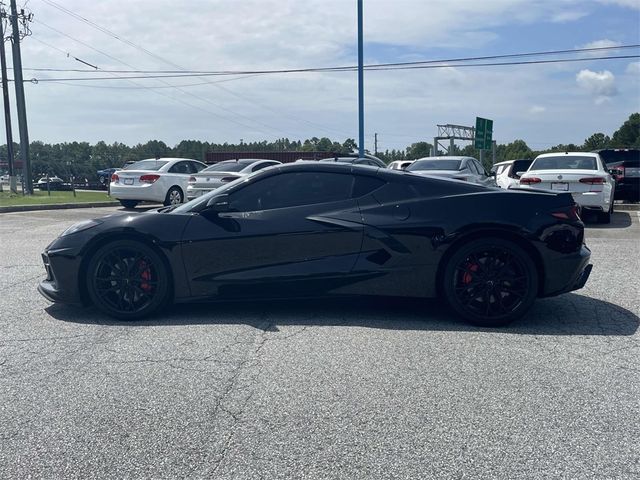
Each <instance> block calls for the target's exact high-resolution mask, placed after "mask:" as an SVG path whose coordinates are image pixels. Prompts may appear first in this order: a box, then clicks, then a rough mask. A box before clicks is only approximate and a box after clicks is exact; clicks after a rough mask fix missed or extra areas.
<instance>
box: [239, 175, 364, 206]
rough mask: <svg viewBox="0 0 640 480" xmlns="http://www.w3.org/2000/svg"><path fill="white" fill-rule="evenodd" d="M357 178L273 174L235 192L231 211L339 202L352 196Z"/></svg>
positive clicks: (347, 176)
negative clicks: (354, 179)
mask: <svg viewBox="0 0 640 480" xmlns="http://www.w3.org/2000/svg"><path fill="white" fill-rule="evenodd" d="M352 187H353V176H351V175H344V174H340V173H324V172H291V173H283V174H281V175H272V176H269V177H267V178H264V179H261V180H258V181H257V182H254V183H251V184H250V185H247V186H246V187H244V188H242V189H240V190H238V191H236V192H234V193H233V194H232V196H231V202H230V204H231V208H232V209H233V210H236V211H240V212H251V211H256V210H272V209H275V208H286V207H293V206H298V205H312V204H316V203H328V202H337V201H340V200H347V199H349V198H350V197H351V190H352Z"/></svg>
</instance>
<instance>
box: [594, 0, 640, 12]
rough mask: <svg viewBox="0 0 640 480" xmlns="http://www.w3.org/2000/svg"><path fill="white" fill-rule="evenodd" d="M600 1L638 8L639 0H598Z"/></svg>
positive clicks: (639, 5)
mask: <svg viewBox="0 0 640 480" xmlns="http://www.w3.org/2000/svg"><path fill="white" fill-rule="evenodd" d="M599 1H600V3H604V4H609V5H618V6H620V7H628V8H633V9H636V10H640V1H638V0H599Z"/></svg>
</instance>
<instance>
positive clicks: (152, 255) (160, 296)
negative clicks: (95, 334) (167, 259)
mask: <svg viewBox="0 0 640 480" xmlns="http://www.w3.org/2000/svg"><path fill="white" fill-rule="evenodd" d="M86 280H87V289H88V293H89V296H90V298H91V300H92V301H93V304H94V305H95V306H96V307H97V308H98V309H100V310H102V311H103V312H105V313H107V314H108V315H111V316H113V317H116V318H119V319H121V320H135V319H137V318H141V317H144V316H146V315H149V314H151V313H153V312H155V311H156V310H158V309H159V308H160V307H161V306H163V305H164V303H165V302H166V300H167V298H168V295H167V294H168V292H169V273H168V271H167V268H166V267H165V265H164V263H163V261H162V259H161V258H160V256H159V255H158V254H157V253H156V252H155V251H154V250H153V249H151V248H150V247H148V246H146V245H144V244H142V243H140V242H136V241H129V240H119V241H116V242H112V243H108V244H107V245H104V246H103V247H101V248H99V249H98V250H97V251H96V252H95V254H94V255H93V256H92V257H91V260H90V261H89V266H88V268H87V279H86Z"/></svg>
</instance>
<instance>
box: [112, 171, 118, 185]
mask: <svg viewBox="0 0 640 480" xmlns="http://www.w3.org/2000/svg"><path fill="white" fill-rule="evenodd" d="M118 180H120V177H119V176H118V174H117V173H112V174H111V181H112V182H115V183H118Z"/></svg>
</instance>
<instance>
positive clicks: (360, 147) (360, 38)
mask: <svg viewBox="0 0 640 480" xmlns="http://www.w3.org/2000/svg"><path fill="white" fill-rule="evenodd" d="M358 132H359V136H358V156H359V157H360V158H362V157H364V60H363V34H362V0H358Z"/></svg>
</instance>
